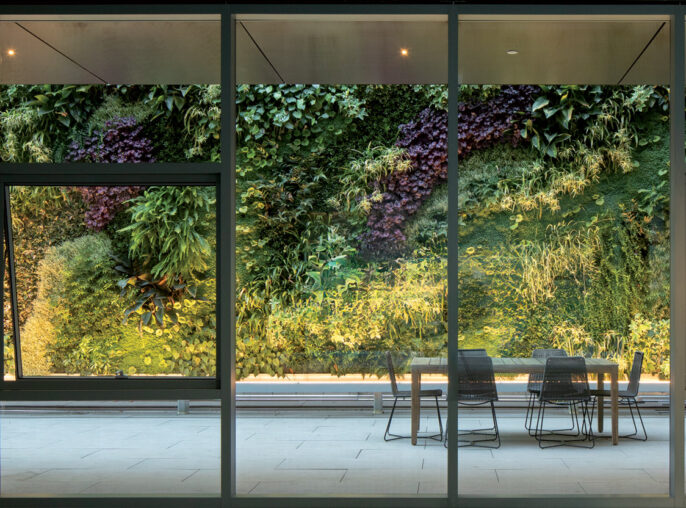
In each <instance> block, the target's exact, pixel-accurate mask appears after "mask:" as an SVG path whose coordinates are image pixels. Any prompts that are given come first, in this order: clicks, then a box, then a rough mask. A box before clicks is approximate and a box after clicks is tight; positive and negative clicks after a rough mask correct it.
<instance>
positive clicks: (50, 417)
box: [0, 409, 669, 496]
mask: <svg viewBox="0 0 686 508" xmlns="http://www.w3.org/2000/svg"><path fill="white" fill-rule="evenodd" d="M461 415H462V416H461V420H460V426H462V425H463V424H464V426H465V427H468V426H487V424H489V423H490V422H489V420H487V419H484V420H481V419H480V418H479V416H480V413H473V412H472V413H466V412H464V411H463V412H461ZM431 416H433V415H432V414H431V413H430V412H429V411H427V412H426V413H425V414H423V421H422V430H424V431H429V430H434V428H435V427H436V421H435V417H434V418H432V417H431ZM627 416H628V415H627ZM645 416H646V426H647V428H648V434H649V436H650V439H649V441H647V442H645V443H644V442H636V441H628V440H622V441H620V444H619V446H614V447H613V446H611V444H610V442H609V440H607V439H601V440H598V442H597V444H596V447H595V448H594V449H592V450H585V449H575V448H567V447H564V448H555V449H549V450H540V449H539V448H538V447H537V446H536V443H535V441H534V440H533V439H532V438H530V437H529V436H528V435H527V433H526V431H525V430H524V428H523V411H521V410H511V409H510V410H506V409H503V410H499V412H498V421H499V425H500V428H501V434H502V446H501V448H500V449H498V450H483V449H464V448H462V449H460V466H459V488H460V492H461V493H462V494H467V495H502V496H528V495H546V494H549V495H558V494H582V495H583V494H625V495H626V494H634V493H635V494H639V493H640V494H666V493H667V489H668V483H667V481H668V442H669V432H668V427H669V425H668V419H667V418H666V417H665V415H664V413H661V414H658V413H656V412H651V411H646V415H645ZM386 418H387V414H386V415H378V416H371V415H370V412H368V411H365V412H361V411H331V410H319V411H302V410H299V411H283V412H274V411H266V410H242V411H241V412H240V416H239V418H238V420H237V428H236V434H237V460H236V462H237V468H238V470H237V471H238V472H237V488H238V492H239V494H241V495H366V494H370V495H373V494H383V495H401V496H416V495H444V494H445V492H446V456H447V453H446V449H445V448H444V447H443V445H442V444H441V443H437V442H435V441H429V440H420V442H419V444H418V446H414V447H413V446H411V444H410V443H409V441H408V440H399V441H394V442H388V443H387V442H384V441H383V432H384V428H385V425H386ZM551 423H554V422H552V421H551ZM608 424H609V422H608ZM621 424H622V426H624V425H626V424H630V420H629V421H627V420H626V419H625V418H623V419H622V422H621ZM395 425H397V427H395ZM394 427H395V430H396V431H397V432H406V431H409V418H408V415H407V413H404V412H401V413H400V414H398V415H397V417H396V419H394ZM620 430H621V431H626V430H628V428H622V429H620ZM219 434H220V422H219V418H218V415H215V414H204V415H203V414H200V415H194V414H190V415H185V416H176V415H175V414H172V413H150V412H130V413H123V414H94V413H86V414H75V413H73V412H65V413H62V414H59V413H58V414H56V413H54V412H52V413H48V414H35V413H32V414H17V413H6V414H2V413H0V458H1V461H0V492H1V493H2V495H4V496H8V495H46V494H53V495H55V494H61V495H86V496H88V495H91V496H92V495H178V494H189V495H217V494H218V493H219V490H220V489H219V485H220V459H219V443H220V435H219Z"/></svg>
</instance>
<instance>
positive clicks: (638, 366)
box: [626, 351, 643, 397]
mask: <svg viewBox="0 0 686 508" xmlns="http://www.w3.org/2000/svg"><path fill="white" fill-rule="evenodd" d="M642 369H643V353H642V352H641V351H636V352H635V353H634V363H633V364H631V373H630V374H629V386H627V387H626V391H627V392H628V393H629V394H630V395H632V396H633V397H635V396H636V395H638V385H639V383H640V382H641V370H642Z"/></svg>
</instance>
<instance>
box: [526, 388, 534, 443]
mask: <svg viewBox="0 0 686 508" xmlns="http://www.w3.org/2000/svg"><path fill="white" fill-rule="evenodd" d="M533 405H534V394H533V393H529V402H528V403H527V405H526V416H525V417H524V428H525V429H526V430H531V420H532V418H533V413H534V410H533ZM529 435H531V432H529Z"/></svg>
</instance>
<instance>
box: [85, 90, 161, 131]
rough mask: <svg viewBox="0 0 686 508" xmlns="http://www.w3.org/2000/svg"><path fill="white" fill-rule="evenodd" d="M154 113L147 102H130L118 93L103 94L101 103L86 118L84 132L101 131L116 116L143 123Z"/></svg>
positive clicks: (139, 123)
mask: <svg viewBox="0 0 686 508" xmlns="http://www.w3.org/2000/svg"><path fill="white" fill-rule="evenodd" d="M154 113H155V110H154V108H153V107H152V105H151V104H149V103H143V102H130V101H127V100H125V99H124V98H122V97H121V96H119V95H105V97H104V100H103V102H102V104H100V106H99V107H98V109H96V110H95V111H94V112H93V114H92V115H91V116H90V118H89V119H88V123H87V124H86V132H85V134H87V135H92V134H93V133H94V132H95V131H100V132H103V131H105V130H106V128H105V127H106V126H105V124H106V123H107V122H109V121H111V120H114V119H117V118H135V120H136V124H138V125H143V124H144V123H145V122H146V121H147V120H148V119H149V118H150V117H151V116H152V115H153V114H154Z"/></svg>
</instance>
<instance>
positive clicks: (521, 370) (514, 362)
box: [410, 356, 618, 374]
mask: <svg viewBox="0 0 686 508" xmlns="http://www.w3.org/2000/svg"><path fill="white" fill-rule="evenodd" d="M491 360H492V361H493V372H494V373H496V374H530V373H533V372H541V373H542V372H543V371H544V370H545V363H546V359H545V358H498V357H491ZM410 368H411V369H412V370H413V371H417V372H421V373H425V372H426V373H447V372H448V359H447V358H444V357H430V358H429V357H421V356H418V357H416V358H413V359H412V363H411V364H410ZM617 368H618V365H617V363H616V362H613V361H610V360H605V359H604V358H586V369H587V370H588V372H594V373H598V372H602V373H607V372H609V373H612V371H616V370H617Z"/></svg>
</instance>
